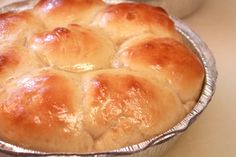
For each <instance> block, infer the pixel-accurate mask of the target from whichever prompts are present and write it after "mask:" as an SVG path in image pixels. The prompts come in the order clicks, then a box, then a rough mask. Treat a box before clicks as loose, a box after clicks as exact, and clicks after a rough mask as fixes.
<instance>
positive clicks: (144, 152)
mask: <svg viewBox="0 0 236 157" xmlns="http://www.w3.org/2000/svg"><path fill="white" fill-rule="evenodd" d="M35 2H36V1H34V0H32V1H24V2H20V3H19V2H18V3H14V4H10V5H7V6H5V7H2V8H1V9H0V13H3V12H7V11H12V10H14V11H15V10H17V11H21V10H25V9H30V8H32V6H33V5H34V4H35ZM171 18H172V20H173V21H174V23H175V26H176V29H177V30H178V32H179V33H180V34H181V36H182V37H183V39H184V41H185V43H186V44H187V45H188V46H189V47H190V48H191V49H192V50H193V52H194V53H196V54H197V56H198V57H199V59H200V60H201V61H202V63H203V65H204V69H205V80H204V84H203V87H202V92H201V95H200V98H199V100H198V102H197V104H196V106H195V107H194V108H193V109H192V111H191V112H190V113H189V114H188V115H187V116H186V117H185V118H184V119H183V120H182V121H181V122H179V123H178V124H177V125H175V126H174V127H172V128H171V129H169V130H168V131H166V132H165V133H163V134H161V135H159V136H156V137H154V138H152V139H149V140H147V141H144V142H142V143H139V144H135V145H132V146H128V147H124V148H121V149H117V150H113V151H109V152H100V153H89V154H80V153H73V152H72V153H50V152H39V151H33V150H28V149H24V148H21V147H18V146H15V145H12V144H9V143H6V142H4V141H0V156H5V157H11V156H24V157H26V156H49V157H52V156H57V157H65V156H76V157H77V156H83V157H84V156H86V157H88V156H94V157H110V156H129V157H141V156H145V157H160V156H161V155H162V154H163V153H164V152H166V151H167V150H168V149H169V148H170V147H171V145H172V144H173V143H174V142H175V141H176V139H177V138H178V137H179V135H181V133H182V132H184V131H185V130H186V129H187V128H188V127H189V126H190V125H191V124H192V123H193V122H194V121H195V120H196V119H197V118H198V116H199V115H200V114H201V113H202V112H203V110H204V109H205V108H206V107H207V105H208V103H209V102H210V100H211V98H212V96H213V94H214V92H215V88H216V79H217V70H216V64H215V59H214V57H213V55H212V53H211V51H210V50H209V48H208V47H207V45H206V44H205V43H204V42H203V41H202V40H201V39H200V37H199V36H198V35H197V34H196V33H194V31H192V30H191V29H190V28H189V27H188V26H187V25H186V24H185V23H183V22H182V21H181V20H179V19H178V18H176V17H173V16H171Z"/></svg>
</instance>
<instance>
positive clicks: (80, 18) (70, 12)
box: [33, 0, 105, 29]
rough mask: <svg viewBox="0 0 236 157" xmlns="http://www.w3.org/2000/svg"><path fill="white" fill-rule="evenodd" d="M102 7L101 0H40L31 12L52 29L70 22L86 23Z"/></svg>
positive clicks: (103, 5)
mask: <svg viewBox="0 0 236 157" xmlns="http://www.w3.org/2000/svg"><path fill="white" fill-rule="evenodd" d="M104 7H105V4H104V3H103V2H102V0H40V1H39V3H38V4H37V5H36V7H35V9H34V10H33V12H34V13H35V15H37V16H39V17H40V18H41V19H42V20H43V21H44V22H45V25H46V26H48V27H49V28H50V29H52V28H55V27H66V26H67V25H68V24H71V23H76V24H80V25H81V24H82V25H87V24H89V23H90V22H91V20H92V19H93V17H94V16H95V15H96V14H97V12H98V11H100V10H101V9H102V8H104Z"/></svg>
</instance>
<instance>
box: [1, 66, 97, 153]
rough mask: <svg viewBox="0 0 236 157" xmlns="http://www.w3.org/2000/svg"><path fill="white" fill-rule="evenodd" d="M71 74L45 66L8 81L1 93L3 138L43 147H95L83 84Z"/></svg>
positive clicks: (86, 149) (46, 149) (59, 148)
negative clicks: (84, 121) (85, 122)
mask: <svg viewBox="0 0 236 157" xmlns="http://www.w3.org/2000/svg"><path fill="white" fill-rule="evenodd" d="M68 76H69V75H67V76H66V75H65V74H64V73H62V72H57V71H53V70H51V69H45V70H40V71H38V72H34V73H31V74H29V75H25V76H23V77H20V78H18V79H17V80H16V81H12V82H9V83H7V84H6V86H5V88H4V90H2V91H1V96H0V121H1V123H0V138H1V139H3V140H6V141H8V142H11V143H13V144H16V145H20V146H22V147H25V148H30V149H36V150H41V151H75V150H82V151H85V152H86V151H88V150H91V147H92V146H93V139H92V138H91V136H90V135H89V134H88V133H86V131H84V129H83V127H82V123H81V119H83V114H82V110H81V107H80V106H81V104H80V102H81V93H80V86H78V82H76V81H74V79H75V78H73V77H72V78H70V77H68ZM72 79H73V80H72ZM78 81H79V80H78Z"/></svg>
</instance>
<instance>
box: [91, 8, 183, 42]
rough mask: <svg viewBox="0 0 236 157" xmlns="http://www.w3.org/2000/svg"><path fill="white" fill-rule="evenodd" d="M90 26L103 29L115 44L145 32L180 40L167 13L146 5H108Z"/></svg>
mask: <svg viewBox="0 0 236 157" xmlns="http://www.w3.org/2000/svg"><path fill="white" fill-rule="evenodd" d="M92 24H93V25H95V26H98V27H101V28H103V29H104V31H105V32H106V33H107V34H109V36H110V37H111V38H112V40H113V41H114V42H115V43H117V44H120V43H122V42H123V41H124V40H126V39H128V38H129V37H132V36H135V35H138V34H141V33H146V32H151V33H154V34H155V35H156V36H157V37H172V38H175V39H177V40H180V37H179V35H178V34H177V32H176V30H175V27H174V23H173V22H172V21H171V20H170V18H169V16H168V15H167V13H166V12H165V11H164V10H163V9H162V8H159V7H152V6H149V5H146V4H136V3H121V4H116V5H109V6H107V7H106V8H105V9H104V10H103V11H101V12H100V13H99V14H98V15H97V16H96V18H95V19H94V20H93V23H92Z"/></svg>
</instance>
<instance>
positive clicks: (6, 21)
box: [0, 11, 45, 45]
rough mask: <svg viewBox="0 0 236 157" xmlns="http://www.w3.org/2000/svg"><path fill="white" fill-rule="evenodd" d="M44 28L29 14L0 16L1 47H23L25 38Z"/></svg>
mask: <svg viewBox="0 0 236 157" xmlns="http://www.w3.org/2000/svg"><path fill="white" fill-rule="evenodd" d="M44 28H45V27H44V25H43V23H41V22H40V21H39V20H37V18H36V17H35V16H33V14H31V13H30V12H27V11H25V12H21V13H17V14H16V13H13V12H9V13H4V14H0V34H1V35H0V42H1V45H5V44H6V45H8V44H10V45H11V44H17V45H24V44H25V42H26V41H27V38H28V37H29V36H30V35H31V34H32V33H34V32H39V31H41V30H43V29H44Z"/></svg>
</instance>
